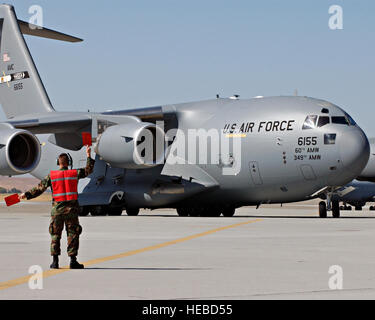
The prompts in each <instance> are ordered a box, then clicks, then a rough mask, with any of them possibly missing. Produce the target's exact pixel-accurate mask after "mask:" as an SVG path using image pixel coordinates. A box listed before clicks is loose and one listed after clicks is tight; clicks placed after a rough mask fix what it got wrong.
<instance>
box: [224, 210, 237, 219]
mask: <svg viewBox="0 0 375 320" xmlns="http://www.w3.org/2000/svg"><path fill="white" fill-rule="evenodd" d="M235 213H236V208H225V209H224V210H223V216H224V217H228V218H230V217H233V216H234V214H235Z"/></svg>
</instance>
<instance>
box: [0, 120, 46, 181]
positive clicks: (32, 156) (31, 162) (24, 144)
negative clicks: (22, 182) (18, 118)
mask: <svg viewBox="0 0 375 320" xmlns="http://www.w3.org/2000/svg"><path fill="white" fill-rule="evenodd" d="M40 155H41V150H40V142H39V140H38V138H37V137H36V136H34V135H33V134H32V133H31V132H29V131H25V130H19V129H14V128H13V127H10V126H9V128H8V127H6V126H5V125H2V126H1V127H0V175H4V176H5V175H20V174H25V173H29V172H31V171H33V170H34V169H35V168H36V167H37V166H38V164H39V160H40Z"/></svg>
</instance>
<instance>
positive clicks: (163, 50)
mask: <svg viewBox="0 0 375 320" xmlns="http://www.w3.org/2000/svg"><path fill="white" fill-rule="evenodd" d="M9 3H11V4H13V5H14V6H15V8H16V12H17V14H18V17H19V18H20V19H24V20H28V19H29V17H30V15H29V14H28V9H29V7H30V5H32V4H38V5H40V6H41V7H42V8H43V13H44V26H45V27H48V28H52V29H56V30H59V31H62V32H65V33H69V34H73V35H76V36H78V37H81V38H83V39H84V40H85V41H84V42H83V43H79V44H70V43H63V42H58V41H53V40H46V39H38V38H34V37H29V36H26V40H27V42H28V44H29V47H30V50H31V52H32V54H33V57H34V60H35V63H36V65H37V67H38V69H39V72H40V74H41V76H42V79H43V82H44V84H45V86H46V89H47V91H48V94H49V96H50V98H51V100H52V102H53V104H54V106H55V108H56V109H57V110H60V111H68V110H80V111H86V110H87V109H90V110H93V111H102V110H108V109H111V110H115V109H123V108H127V107H129V108H133V107H144V106H154V105H160V104H167V103H179V102H187V101H196V100H201V99H209V98H213V97H215V95H216V93H220V94H221V95H222V96H229V95H232V94H240V95H241V97H242V98H250V97H253V96H256V95H264V96H270V95H293V93H294V90H295V89H298V93H299V94H300V95H307V96H312V97H316V98H322V99H326V100H329V101H331V102H333V103H336V104H338V105H339V106H341V107H343V108H344V109H345V110H347V111H348V112H349V113H350V114H351V115H352V116H353V117H354V118H355V119H356V120H357V122H358V123H359V125H360V126H361V127H362V128H363V129H364V130H365V131H366V132H367V134H368V135H369V136H375V126H374V125H373V122H374V118H373V117H374V116H375V111H374V107H373V105H374V101H373V100H374V92H375V81H374V78H375V76H374V73H375V54H374V53H375V43H374V42H375V37H374V35H375V33H374V31H375V19H374V17H375V1H373V0H361V1H353V0H350V1H349V0H344V1H342V0H341V1H340V0H331V1H327V0H318V1H310V0H295V1H288V0H285V1H282V0H279V1H277V0H273V1H271V0H263V1H250V0H245V1H236V0H231V1H229V0H225V1H223V0H213V1H211V0H199V1H198V0H185V1H182V0H158V1H153V0H149V1H146V0H137V1H134V0H133V1H127V0H126V1H124V0H115V1H93V0H92V1H88V0H87V1H86V0H85V1H83V0H82V1H76V0H75V1H72V0H64V1H57V0H54V1H51V0H45V1H38V0H33V1H28V0H15V1H9ZM332 4H338V5H341V6H342V8H343V10H344V29H343V30H335V31H332V30H330V29H329V28H328V19H329V17H330V15H329V14H328V8H329V6H330V5H332Z"/></svg>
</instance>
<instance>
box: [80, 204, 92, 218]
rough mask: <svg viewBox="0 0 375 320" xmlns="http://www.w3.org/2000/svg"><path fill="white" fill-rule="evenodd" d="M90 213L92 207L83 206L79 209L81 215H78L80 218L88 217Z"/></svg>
mask: <svg viewBox="0 0 375 320" xmlns="http://www.w3.org/2000/svg"><path fill="white" fill-rule="evenodd" d="M89 213H90V207H89V206H82V207H79V213H78V215H79V216H80V217H86V216H88V215H89Z"/></svg>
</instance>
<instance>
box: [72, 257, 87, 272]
mask: <svg viewBox="0 0 375 320" xmlns="http://www.w3.org/2000/svg"><path fill="white" fill-rule="evenodd" d="M84 267H85V266H84V265H83V264H80V263H78V261H77V257H75V256H72V257H70V269H83V268H84Z"/></svg>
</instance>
